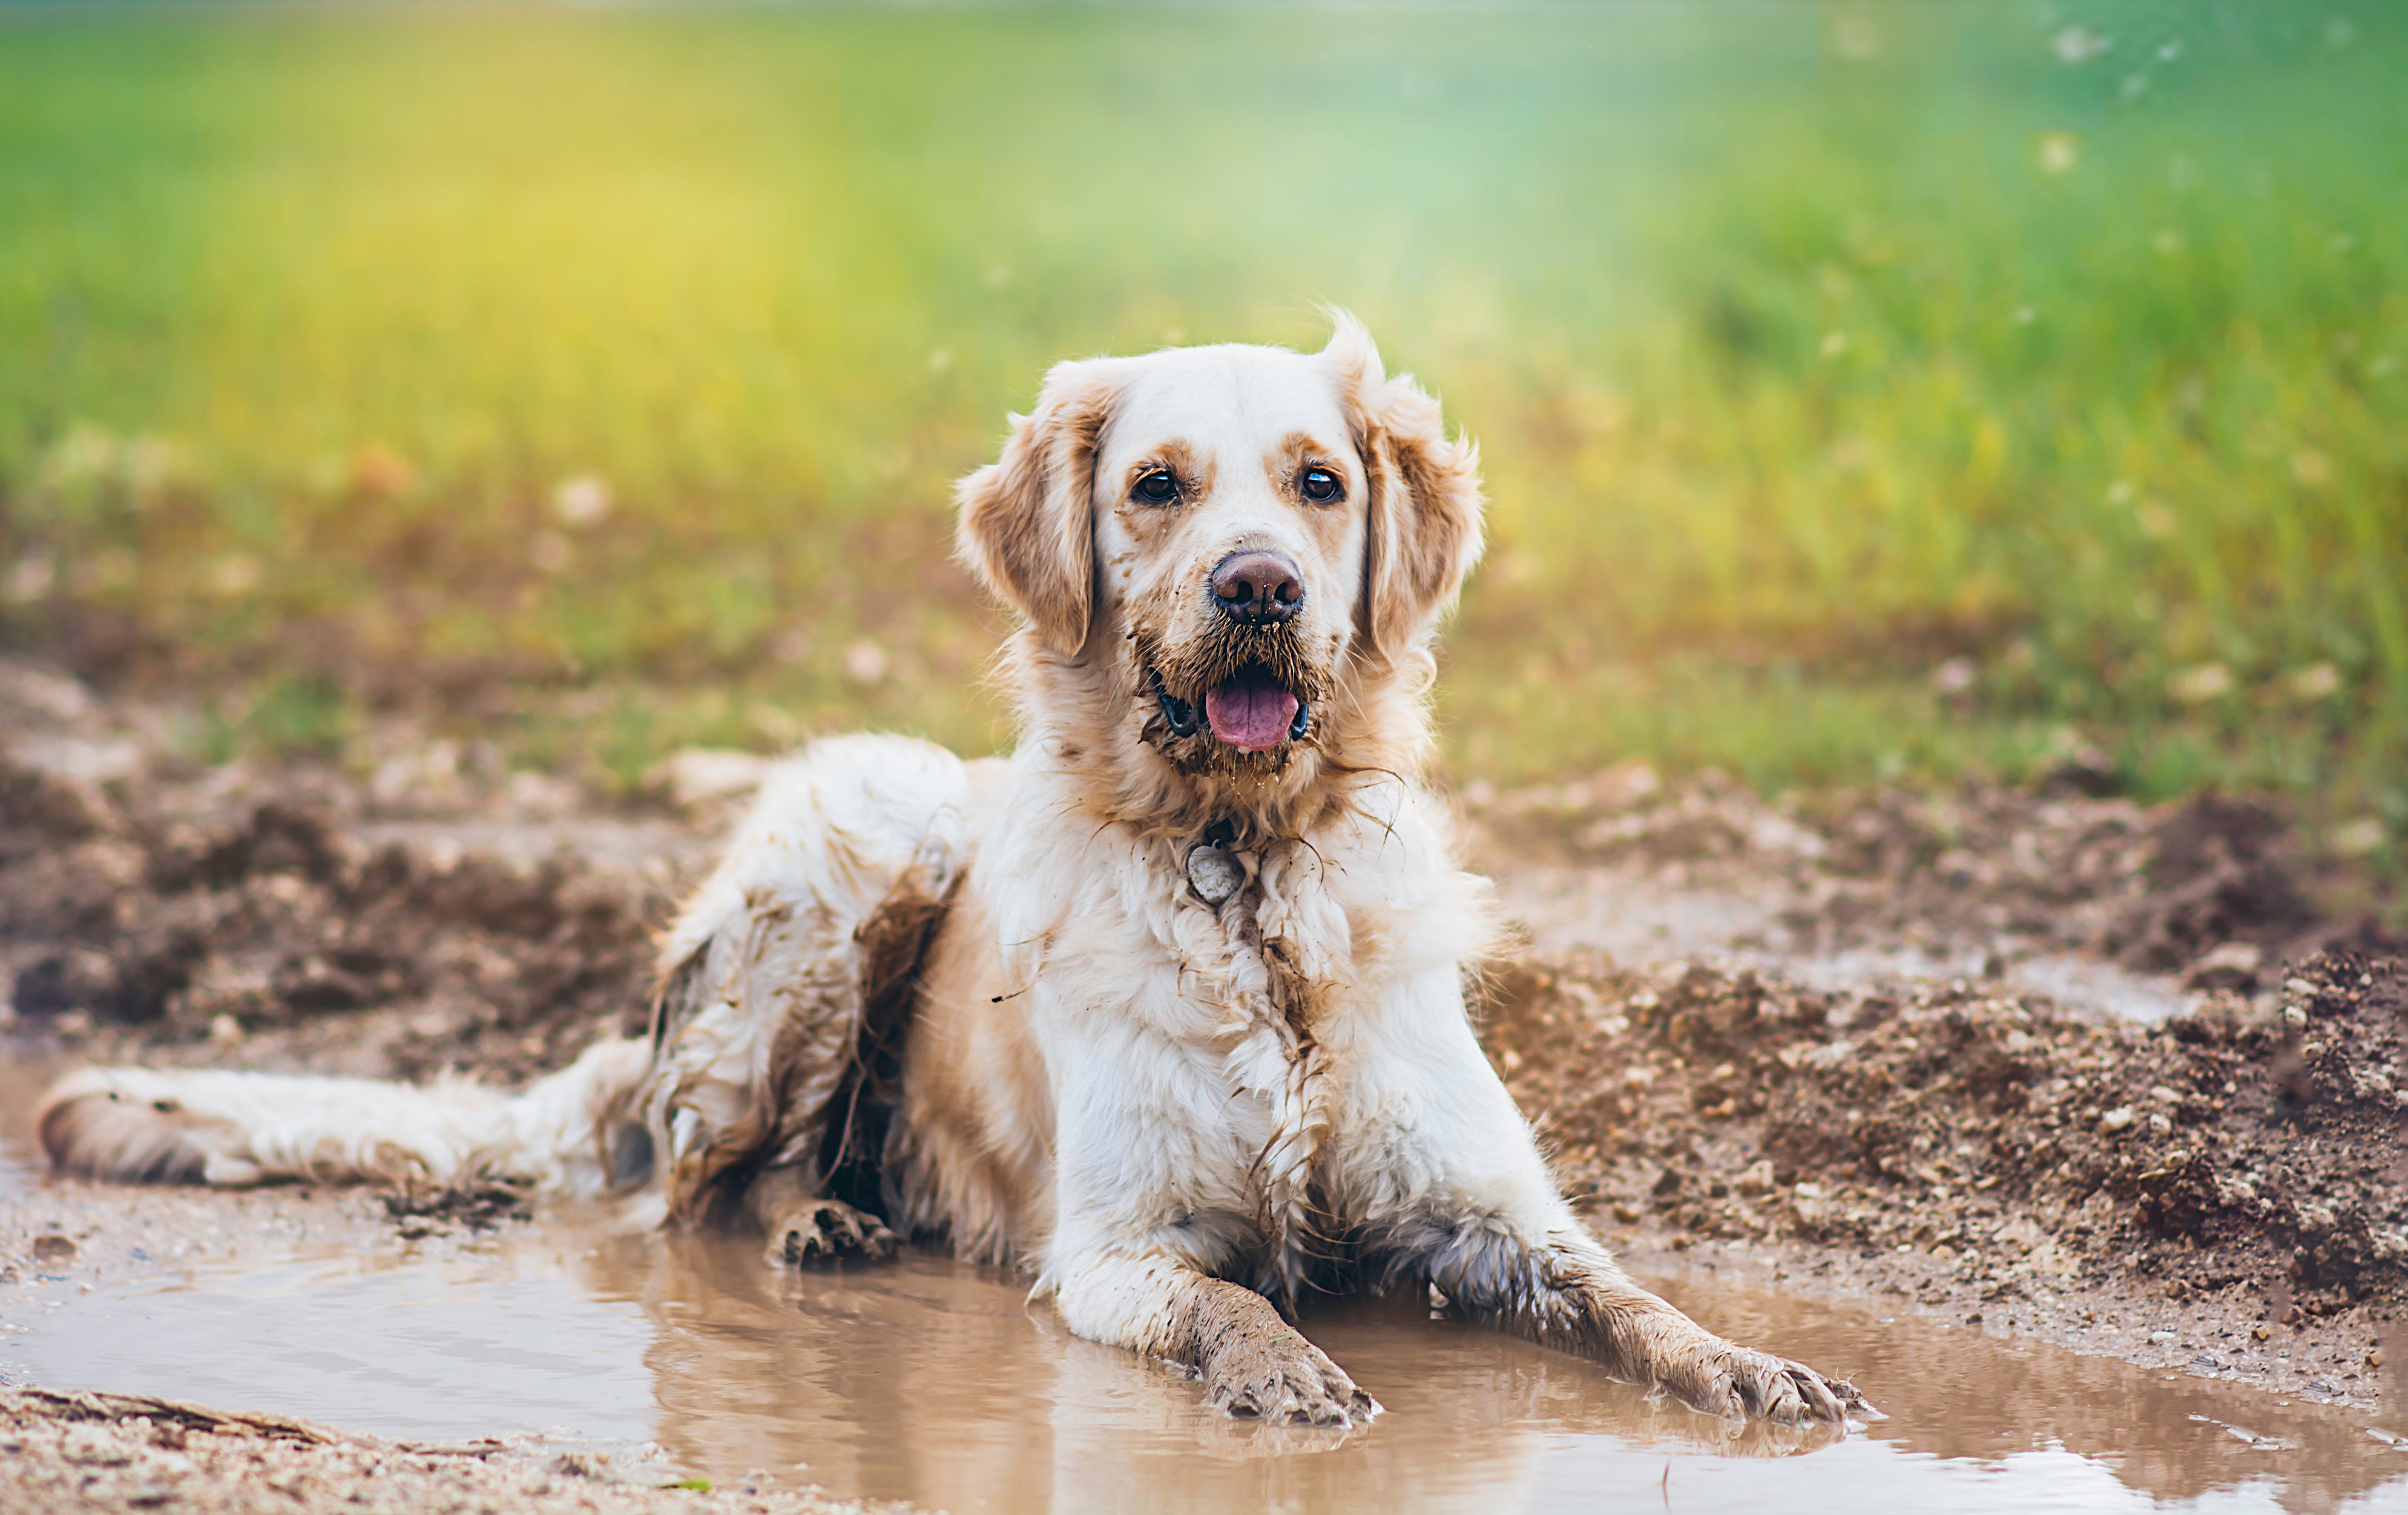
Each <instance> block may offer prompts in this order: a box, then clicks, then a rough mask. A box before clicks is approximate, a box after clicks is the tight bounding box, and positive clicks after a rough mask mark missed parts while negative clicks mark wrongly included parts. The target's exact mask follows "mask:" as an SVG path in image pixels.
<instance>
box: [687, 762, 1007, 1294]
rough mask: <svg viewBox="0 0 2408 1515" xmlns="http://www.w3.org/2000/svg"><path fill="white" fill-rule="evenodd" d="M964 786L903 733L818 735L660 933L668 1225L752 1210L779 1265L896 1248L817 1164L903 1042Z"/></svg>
mask: <svg viewBox="0 0 2408 1515" xmlns="http://www.w3.org/2000/svg"><path fill="white" fill-rule="evenodd" d="M964 784H965V780H964V777H963V770H962V765H961V762H960V760H959V759H958V758H956V757H953V755H952V754H950V753H947V752H944V751H943V750H941V749H939V748H937V747H932V746H930V745H928V744H927V743H919V742H910V741H905V740H903V739H901V738H894V737H847V738H837V739H831V740H828V741H824V742H820V743H814V744H813V745H812V746H811V747H810V749H809V750H807V751H806V752H805V753H803V754H802V755H801V756H800V757H796V758H794V759H793V760H791V761H789V762H787V763H785V764H783V765H781V767H780V768H779V769H778V770H776V771H775V772H773V773H772V774H771V776H770V777H769V779H768V780H767V783H765V784H764V786H763V787H762V791H761V794H760V796H759V798H758V799H757V800H756V801H754V803H753V811H752V814H751V815H749V816H748V817H747V818H746V820H745V822H744V824H743V826H742V827H741V828H740V829H739V830H738V833H737V836H736V838H735V840H734V842H733V843H731V844H730V845H729V847H728V851H727V856H726V857H725V858H724V859H723V860H722V861H721V863H720V865H719V868H718V870H717V871H716V872H715V873H713V874H712V875H711V877H710V881H709V882H708V883H706V884H705V885H704V886H703V887H702V888H701V890H700V891H698V892H697V893H696V894H695V897H694V899H693V900H691V901H690V902H688V903H687V905H686V907H685V909H684V911H683V912H682V913H681V916H679V919H678V922H677V924H676V926H675V927H674V928H673V929H672V930H671V931H670V933H669V936H668V939H667V942H666V943H665V944H664V949H663V955H662V962H663V968H664V974H663V981H662V988H661V991H660V996H659V999H658V1001H657V1003H656V1006H655V1010H654V1014H653V1024H652V1041H653V1046H654V1048H655V1059H654V1064H653V1077H652V1087H651V1089H650V1091H649V1095H648V1101H647V1103H648V1105H649V1118H650V1122H651V1126H652V1133H653V1138H654V1142H655V1145H656V1146H657V1147H658V1148H659V1150H660V1155H661V1172H662V1177H663V1180H664V1192H665V1197H666V1199H667V1208H668V1213H669V1215H670V1217H671V1218H672V1219H679V1220H686V1221H703V1220H723V1221H724V1220H730V1219H751V1220H753V1221H754V1222H756V1223H758V1224H760V1225H762V1226H764V1227H766V1228H767V1229H768V1231H769V1240H770V1256H771V1258H772V1259H773V1260H774V1261H781V1262H782V1261H786V1260H787V1254H788V1250H789V1243H790V1241H791V1245H792V1250H793V1253H794V1260H796V1261H803V1260H811V1261H816V1260H818V1259H819V1258H821V1257H822V1256H825V1255H833V1253H835V1252H846V1251H854V1252H867V1253H869V1254H871V1255H879V1254H881V1253H882V1252H883V1251H886V1250H891V1248H892V1246H893V1237H892V1236H891V1235H890V1234H887V1233H886V1232H885V1231H884V1228H882V1227H881V1226H879V1225H878V1223H877V1222H876V1221H875V1220H873V1219H870V1218H869V1217H867V1216H865V1215H862V1214H861V1213H860V1212H859V1211H857V1210H854V1209H853V1208H852V1207H851V1206H850V1205H844V1204H841V1203H840V1202H838V1201H836V1200H833V1199H829V1198H824V1197H822V1195H821V1193H820V1190H821V1189H822V1188H823V1186H824V1178H825V1177H826V1175H824V1174H823V1173H822V1172H821V1171H820V1166H819V1165H820V1161H821V1158H822V1155H823V1147H824V1145H825V1141H824V1139H825V1137H826V1135H827V1130H828V1123H829V1121H830V1120H831V1119H836V1120H839V1121H841V1120H844V1119H846V1118H848V1115H849V1111H848V1110H847V1109H840V1108H838V1107H837V1104H838V1102H839V1094H840V1093H841V1092H842V1091H843V1090H844V1089H846V1088H847V1087H848V1082H849V1081H851V1083H852V1084H853V1086H854V1087H857V1086H858V1084H859V1082H860V1081H861V1080H863V1079H865V1078H867V1077H870V1076H871V1075H873V1074H875V1073H878V1072H879V1071H880V1069H881V1068H882V1065H883V1063H884V1062H886V1061H888V1060H892V1059H893V1058H894V1057H895V1056H896V1055H897V1054H898V1052H899V1046H900V1041H901V1037H902V1034H903V1032H904V1029H905V1027H904V1023H905V1022H906V1021H907V1020H908V1018H909V1011H910V995H911V987H912V984H913V982H914V981H915V979H916V976H917V974H918V972H919V959H920V955H921V952H922V951H923V949H924V948H925V943H926V939H927V936H928V933H929V931H931V930H932V929H933V927H934V925H935V923H936V921H937V919H938V918H939V915H940V913H941V911H942V908H943V902H944V900H945V898H946V896H947V894H948V893H949V892H950V890H951V889H952V887H953V879H954V877H955V876H956V874H957V873H958V871H959V868H960V863H961V857H962V827H963V815H962V801H963V795H964ZM831 1249H832V1250H831Z"/></svg>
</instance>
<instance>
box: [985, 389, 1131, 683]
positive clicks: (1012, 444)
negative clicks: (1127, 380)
mask: <svg viewBox="0 0 2408 1515" xmlns="http://www.w3.org/2000/svg"><path fill="white" fill-rule="evenodd" d="M1122 367H1123V365H1122V362H1121V361H1120V360H1117V359H1112V358H1092V359H1088V360H1086V361H1083V362H1072V363H1057V364H1055V365H1054V368H1053V371H1052V372H1050V373H1048V374H1046V376H1045V387H1044V389H1043V390H1042V391H1041V392H1039V395H1038V397H1037V408H1036V410H1035V411H1032V412H1030V413H1029V414H1027V415H1015V416H1013V417H1012V418H1011V437H1010V438H1009V439H1008V440H1006V441H1005V442H1004V444H1003V456H1002V457H1000V458H998V459H997V460H996V461H995V462H993V463H990V464H988V465H987V466H986V467H985V468H982V469H979V470H978V471H977V472H976V473H973V474H971V475H970V476H969V477H968V478H966V479H964V480H963V481H962V482H961V483H960V484H959V485H957V486H956V487H955V489H954V497H955V498H956V499H957V500H958V501H959V502H960V504H961V522H960V525H959V526H958V527H956V529H955V531H954V534H953V549H954V552H955V554H956V555H959V556H960V558H961V560H962V561H963V562H964V563H966V564H968V566H969V568H970V569H971V570H972V571H974V572H976V573H977V574H978V576H979V577H980V578H982V579H984V580H985V581H986V582H987V584H988V586H989V587H990V588H992V589H994V590H995V592H996V594H997V595H1000V596H1001V597H1002V598H1003V599H1005V600H1006V601H1007V602H1008V603H1010V604H1011V608H1012V609H1014V610H1016V611H1018V612H1019V613H1021V615H1022V616H1023V617H1025V619H1026V620H1027V622H1028V624H1029V627H1030V628H1032V629H1033V630H1035V632H1036V633H1037V637H1038V640H1039V642H1042V643H1043V644H1044V645H1045V646H1047V647H1049V648H1051V649H1053V650H1054V652H1057V653H1059V654H1061V655H1062V656H1065V657H1076V656H1079V653H1080V651H1081V649H1082V648H1084V647H1085V646H1086V644H1087V631H1088V628H1089V626H1090V624H1091V623H1092V622H1093V620H1094V618H1095V607H1096V582H1095V580H1096V549H1095V533H1096V527H1095V474H1096V447H1097V442H1098V440H1100V439H1101V438H1102V436H1103V432H1104V426H1105V423H1107V422H1108V421H1110V420H1111V411H1112V405H1113V402H1114V401H1115V400H1116V399H1117V398H1118V397H1119V395H1120V388H1121V369H1122Z"/></svg>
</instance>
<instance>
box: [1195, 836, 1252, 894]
mask: <svg viewBox="0 0 2408 1515" xmlns="http://www.w3.org/2000/svg"><path fill="white" fill-rule="evenodd" d="M1237 839H1238V829H1237V828H1236V827H1234V826H1231V825H1230V824H1229V823H1228V822H1227V821H1225V820H1216V821H1214V822H1213V823H1212V824H1211V825H1210V826H1207V827H1206V828H1204V838H1203V840H1202V841H1200V842H1197V844H1195V845H1193V846H1191V847H1189V848H1188V849H1187V887H1189V888H1191V889H1194V890H1195V891H1196V898H1197V899H1198V900H1201V901H1203V902H1205V903H1206V904H1209V905H1217V904H1219V903H1220V902H1223V901H1224V900H1226V899H1227V898H1228V897H1229V896H1231V895H1233V894H1235V893H1237V892H1238V890H1239V889H1240V888H1241V887H1244V885H1245V882H1246V865H1245V864H1244V863H1243V862H1241V861H1240V860H1239V858H1238V852H1237V849H1236V848H1235V847H1233V846H1231V845H1230V844H1231V843H1233V842H1235V841H1236V840H1237Z"/></svg>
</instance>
